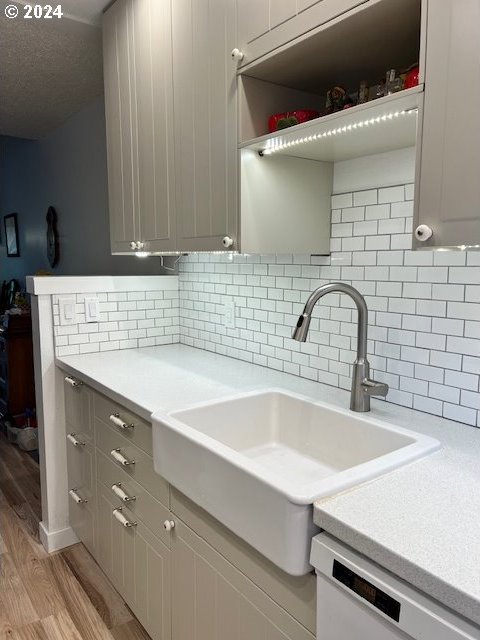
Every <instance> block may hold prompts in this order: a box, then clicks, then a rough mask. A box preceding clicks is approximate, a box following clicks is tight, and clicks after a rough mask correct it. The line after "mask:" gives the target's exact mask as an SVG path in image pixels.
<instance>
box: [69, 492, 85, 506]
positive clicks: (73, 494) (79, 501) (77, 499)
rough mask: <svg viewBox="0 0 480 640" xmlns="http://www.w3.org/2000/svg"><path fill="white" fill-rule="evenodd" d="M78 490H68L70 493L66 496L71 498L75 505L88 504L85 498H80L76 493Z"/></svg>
mask: <svg viewBox="0 0 480 640" xmlns="http://www.w3.org/2000/svg"><path fill="white" fill-rule="evenodd" d="M77 491H78V489H70V491H69V492H68V495H69V496H70V497H71V498H72V500H73V501H74V502H76V503H77V504H86V503H87V502H88V500H87V499H86V498H81V497H80V496H79V495H78V493H77Z"/></svg>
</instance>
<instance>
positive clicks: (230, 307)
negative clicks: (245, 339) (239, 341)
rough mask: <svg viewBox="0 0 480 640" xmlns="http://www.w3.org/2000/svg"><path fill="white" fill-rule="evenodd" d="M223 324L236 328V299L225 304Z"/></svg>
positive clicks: (228, 327)
mask: <svg viewBox="0 0 480 640" xmlns="http://www.w3.org/2000/svg"><path fill="white" fill-rule="evenodd" d="M223 324H224V326H225V327H227V329H235V300H229V301H228V302H226V303H225V304H224V306H223Z"/></svg>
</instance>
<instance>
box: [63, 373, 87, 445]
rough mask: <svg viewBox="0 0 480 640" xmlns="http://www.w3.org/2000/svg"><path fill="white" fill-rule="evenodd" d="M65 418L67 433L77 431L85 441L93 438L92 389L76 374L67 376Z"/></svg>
mask: <svg viewBox="0 0 480 640" xmlns="http://www.w3.org/2000/svg"><path fill="white" fill-rule="evenodd" d="M64 380H65V382H64V392H65V418H66V422H67V425H66V428H67V433H75V434H77V435H78V436H80V437H81V438H82V440H83V441H88V442H91V441H92V440H93V424H92V412H91V409H92V391H91V390H90V389H89V388H88V387H86V386H85V385H84V384H83V382H82V381H81V380H79V379H78V378H75V377H74V376H65V378H64Z"/></svg>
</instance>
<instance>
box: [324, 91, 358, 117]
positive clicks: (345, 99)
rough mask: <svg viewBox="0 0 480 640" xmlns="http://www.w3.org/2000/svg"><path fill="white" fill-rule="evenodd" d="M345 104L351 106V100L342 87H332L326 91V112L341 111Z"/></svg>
mask: <svg viewBox="0 0 480 640" xmlns="http://www.w3.org/2000/svg"><path fill="white" fill-rule="evenodd" d="M346 106H347V107H348V106H352V101H351V99H350V97H349V95H348V94H347V92H346V91H345V89H344V88H343V87H339V86H337V87H332V88H331V89H329V90H328V91H327V101H326V103H325V111H326V113H335V112H336V111H342V110H343V109H344V108H345V107H346Z"/></svg>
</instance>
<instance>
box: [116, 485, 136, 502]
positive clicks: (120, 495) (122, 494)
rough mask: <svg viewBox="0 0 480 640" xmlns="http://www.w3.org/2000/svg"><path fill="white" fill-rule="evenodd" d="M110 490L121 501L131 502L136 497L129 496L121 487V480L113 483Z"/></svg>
mask: <svg viewBox="0 0 480 640" xmlns="http://www.w3.org/2000/svg"><path fill="white" fill-rule="evenodd" d="M112 491H113V493H114V494H115V495H116V496H117V498H120V500H121V501H122V502H133V501H134V500H136V499H137V496H129V495H128V493H127V492H126V491H124V490H123V489H122V483H121V482H117V483H115V484H113V485H112Z"/></svg>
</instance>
